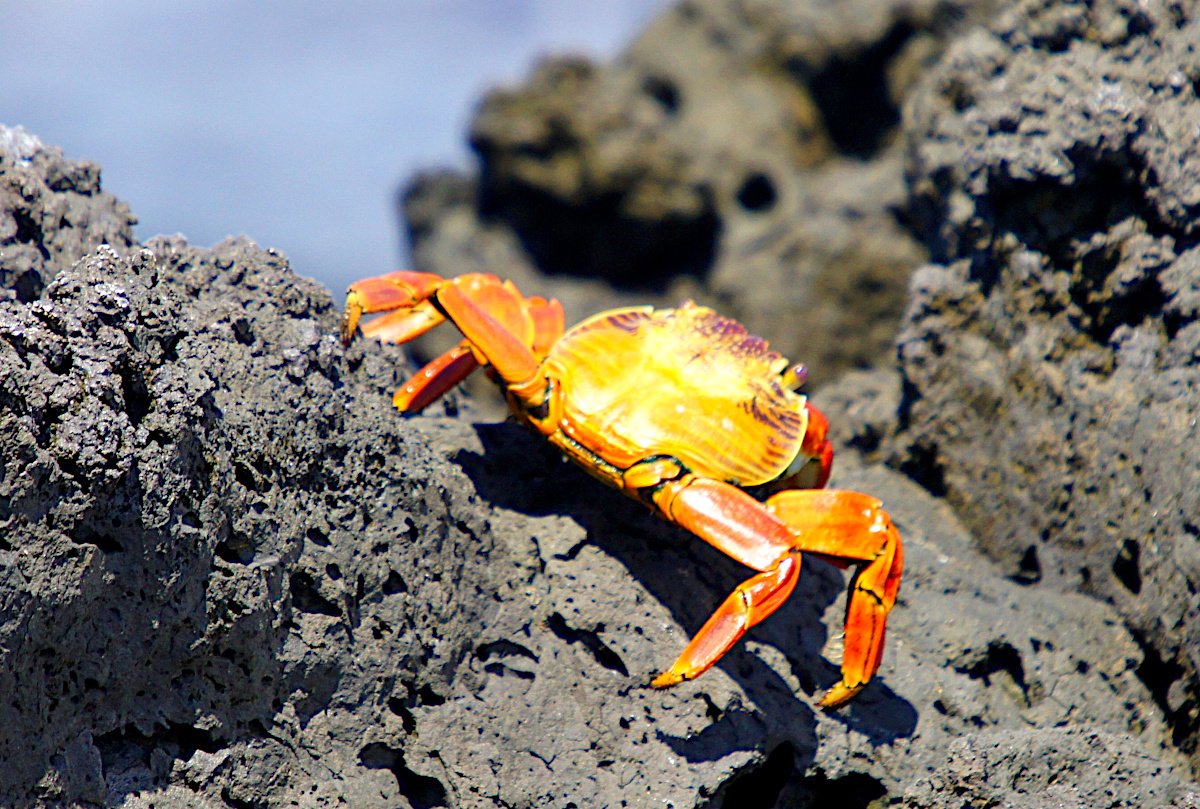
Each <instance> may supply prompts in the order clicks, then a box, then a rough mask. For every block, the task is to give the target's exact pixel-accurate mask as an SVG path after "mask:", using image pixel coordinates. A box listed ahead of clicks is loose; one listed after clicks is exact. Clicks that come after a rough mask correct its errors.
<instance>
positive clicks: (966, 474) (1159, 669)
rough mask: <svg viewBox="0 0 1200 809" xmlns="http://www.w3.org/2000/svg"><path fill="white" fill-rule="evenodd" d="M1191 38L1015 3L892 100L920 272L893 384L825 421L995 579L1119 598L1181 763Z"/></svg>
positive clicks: (1066, 8) (1193, 279)
mask: <svg viewBox="0 0 1200 809" xmlns="http://www.w3.org/2000/svg"><path fill="white" fill-rule="evenodd" d="M1197 43H1200V17H1198V15H1197V11H1196V8H1195V6H1194V5H1193V4H1159V3H1148V4H1140V5H1131V4H1123V3H1106V2H1097V3H1095V4H1083V3H1055V4H1051V3H1046V4H1043V3H1023V4H1020V5H1019V6H1018V7H1014V8H1012V9H1010V10H1009V11H1007V12H1006V13H1005V14H1003V15H1001V16H1000V17H999V18H997V20H995V21H994V22H993V23H992V24H991V25H990V27H988V28H987V29H979V30H977V31H975V32H974V33H972V34H970V35H968V36H965V37H964V38H963V39H961V40H960V41H958V42H956V43H955V44H954V45H953V46H952V47H951V48H950V50H949V52H948V53H947V55H946V58H945V59H944V60H943V61H942V63H941V64H940V66H939V67H938V68H937V69H936V70H935V71H933V73H932V74H931V75H930V76H929V78H928V79H927V81H926V84H925V87H924V89H923V90H922V91H920V92H917V93H915V94H914V95H913V96H912V99H911V103H910V106H909V108H908V110H907V131H908V138H909V151H910V168H909V173H910V179H909V181H910V185H911V193H912V195H913V207H914V210H915V211H917V213H918V223H919V227H920V232H921V233H922V234H923V235H924V237H925V241H926V243H927V244H928V245H929V246H930V248H931V251H932V255H933V258H934V260H935V262H936V263H934V264H931V265H929V266H926V267H924V268H922V269H921V270H919V271H918V272H917V273H916V275H915V276H914V278H913V280H912V284H911V286H910V301H909V308H908V312H907V315H906V318H905V323H904V326H903V331H902V334H901V336H900V339H899V357H900V377H899V379H895V378H892V379H891V380H889V379H888V378H887V377H886V375H885V376H881V377H877V378H876V379H875V380H874V381H873V382H869V383H866V384H859V383H860V382H862V380H859V381H858V382H855V381H853V380H848V381H847V382H846V384H847V385H849V386H850V389H853V393H852V395H849V396H846V397H845V398H844V402H845V403H849V402H850V401H853V400H854V399H859V398H860V397H859V394H860V393H861V391H862V390H863V389H864V388H872V389H873V390H874V391H875V394H876V395H875V396H874V397H873V398H872V400H871V401H873V402H875V404H867V403H864V402H862V401H860V402H859V403H858V404H857V405H855V407H857V409H858V411H859V412H858V414H857V415H851V416H850V417H849V419H846V418H843V417H842V416H838V417H837V419H836V420H840V421H842V422H843V423H849V422H854V423H855V424H856V425H858V426H857V427H855V428H852V429H851V431H850V432H851V434H853V438H852V439H851V441H852V443H855V444H856V445H857V446H858V447H859V448H860V449H865V450H868V451H870V452H871V454H872V455H871V456H872V457H873V458H877V459H878V458H886V459H888V460H889V461H890V462H891V463H892V464H893V465H895V466H897V467H899V468H901V469H903V470H905V471H907V472H908V473H909V474H911V475H913V476H914V477H916V478H917V479H919V480H921V481H922V482H923V483H924V484H925V485H926V486H927V487H928V488H929V489H930V490H931V491H933V492H935V493H938V494H944V495H945V496H946V498H947V500H948V501H949V502H950V503H951V505H952V506H953V507H954V508H955V510H956V512H957V513H958V514H959V515H960V516H961V517H962V519H963V520H964V522H965V524H966V526H967V527H968V528H969V529H970V530H971V532H972V533H973V534H974V535H975V536H976V538H977V541H978V543H979V547H981V548H982V549H984V550H985V551H986V552H987V553H988V554H989V555H990V556H991V557H992V558H994V559H996V560H997V561H998V562H999V563H1000V564H1001V565H1002V567H1003V568H1004V569H1005V571H1006V572H1007V573H1008V574H1009V575H1011V576H1013V577H1014V578H1016V579H1019V580H1022V581H1025V582H1028V583H1034V582H1038V581H1040V582H1041V585H1040V586H1041V588H1046V587H1050V588H1054V589H1061V590H1072V589H1078V590H1079V591H1081V592H1084V593H1088V594H1090V595H1092V596H1095V597H1096V598H1098V599H1100V600H1102V601H1104V602H1106V603H1108V604H1111V605H1112V606H1113V607H1114V608H1115V609H1116V610H1117V612H1118V613H1119V614H1120V615H1121V616H1122V620H1123V621H1125V622H1126V624H1127V626H1128V627H1129V628H1130V630H1131V631H1132V632H1133V634H1134V637H1135V638H1136V639H1137V640H1138V642H1139V644H1140V645H1141V646H1142V647H1143V650H1144V652H1143V653H1144V655H1145V662H1144V663H1143V664H1142V666H1141V667H1140V669H1139V675H1140V676H1141V677H1142V679H1143V680H1144V681H1145V682H1146V683H1147V685H1148V686H1149V687H1150V688H1151V690H1152V692H1153V693H1154V695H1155V698H1156V700H1157V701H1158V702H1159V704H1160V705H1161V707H1162V709H1163V710H1164V711H1165V712H1166V714H1167V716H1168V718H1169V722H1170V724H1171V727H1172V730H1173V734H1174V739H1175V741H1176V743H1177V744H1179V745H1180V746H1181V747H1182V749H1184V750H1186V751H1188V752H1189V753H1192V754H1193V765H1194V766H1195V765H1196V764H1197V763H1200V757H1197V755H1196V754H1197V752H1198V750H1197V745H1198V742H1200V738H1198V736H1197V731H1198V729H1200V718H1198V717H1200V679H1198V672H1200V653H1198V651H1197V650H1200V601H1198V600H1197V595H1196V593H1197V589H1198V587H1200V430H1198V428H1197V418H1198V417H1200V370H1198V368H1200V366H1198V365H1197V362H1198V360H1200V250H1198V249H1197V235H1198V230H1197V226H1196V221H1197V218H1196V217H1197V214H1198V213H1200V152H1197V149H1196V144H1197V142H1198V141H1197V132H1198V131H1200V99H1198V98H1197V90H1198V88H1200V52H1198V51H1197ZM850 389H848V391H849V390H850ZM889 402H890V405H889ZM889 406H890V408H891V409H890V417H889ZM835 409H836V408H835Z"/></svg>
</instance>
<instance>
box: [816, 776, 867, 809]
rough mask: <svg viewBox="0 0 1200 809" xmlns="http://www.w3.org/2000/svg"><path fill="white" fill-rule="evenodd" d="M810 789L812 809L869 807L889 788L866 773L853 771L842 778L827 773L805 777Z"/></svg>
mask: <svg viewBox="0 0 1200 809" xmlns="http://www.w3.org/2000/svg"><path fill="white" fill-rule="evenodd" d="M803 783H804V786H805V787H807V789H808V791H809V795H810V798H809V802H808V804H807V805H808V806H809V807H811V809H867V807H868V806H870V805H871V804H873V803H874V802H875V801H878V800H879V799H880V798H883V797H884V796H885V795H887V789H886V788H884V786H883V784H882V783H880V782H879V781H878V780H877V779H875V778H872V777H871V776H869V775H867V774H866V773H862V772H852V773H847V774H846V775H843V776H842V777H841V778H828V777H826V775H825V773H823V772H818V773H817V774H816V775H814V776H811V777H809V778H805V779H804V782H803Z"/></svg>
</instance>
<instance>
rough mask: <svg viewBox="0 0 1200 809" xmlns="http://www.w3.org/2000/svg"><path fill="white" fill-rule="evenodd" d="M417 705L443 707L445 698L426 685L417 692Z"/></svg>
mask: <svg viewBox="0 0 1200 809" xmlns="http://www.w3.org/2000/svg"><path fill="white" fill-rule="evenodd" d="M417 704H418V705H445V704H446V698H445V697H443V696H442V695H441V694H439V693H437V692H436V691H434V690H433V689H432V688H430V687H429V685H428V684H425V685H423V686H421V687H420V688H419V689H418V690H417Z"/></svg>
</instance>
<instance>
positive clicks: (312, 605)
mask: <svg viewBox="0 0 1200 809" xmlns="http://www.w3.org/2000/svg"><path fill="white" fill-rule="evenodd" d="M291 591H292V603H293V604H295V605H296V609H298V610H300V611H301V612H310V613H316V614H318V615H330V616H333V617H339V616H341V614H342V611H341V610H339V609H338V608H337V605H336V604H334V603H333V602H332V601H330V600H329V599H327V598H325V597H324V596H322V595H321V593H320V592H319V591H318V590H317V585H316V582H315V581H313V577H312V576H311V575H309V574H308V573H305V572H304V571H302V570H301V571H297V572H296V573H293V574H292V579H291Z"/></svg>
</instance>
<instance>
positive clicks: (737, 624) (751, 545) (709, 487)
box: [651, 474, 800, 688]
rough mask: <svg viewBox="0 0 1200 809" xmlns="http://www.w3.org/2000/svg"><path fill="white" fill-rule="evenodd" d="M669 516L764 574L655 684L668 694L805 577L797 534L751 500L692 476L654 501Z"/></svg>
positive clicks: (736, 594)
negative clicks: (795, 547) (794, 550)
mask: <svg viewBox="0 0 1200 809" xmlns="http://www.w3.org/2000/svg"><path fill="white" fill-rule="evenodd" d="M652 497H653V499H654V502H655V505H657V506H658V507H659V509H660V510H661V511H662V513H663V515H664V516H666V517H667V518H668V519H670V520H671V521H672V522H675V523H677V524H679V525H681V526H683V527H684V528H686V529H688V530H689V531H691V532H692V533H694V534H696V535H697V536H698V537H700V538H701V539H703V540H705V541H706V542H709V543H710V544H712V545H714V546H715V547H716V548H718V549H719V550H721V551H723V552H725V553H727V554H729V555H730V556H732V557H733V558H734V559H737V560H738V561H739V562H741V563H742V564H744V565H747V566H748V567H751V568H754V569H755V570H758V571H761V572H760V573H758V574H757V575H755V576H752V577H751V578H749V579H747V580H746V581H745V582H743V583H742V584H740V585H738V587H737V589H735V590H734V591H733V592H732V593H730V595H729V597H728V598H726V599H725V601H724V603H722V604H721V606H720V607H718V608H717V610H716V612H714V613H713V614H712V617H710V618H709V619H708V621H707V622H705V624H704V626H702V627H701V628H700V631H699V632H697V633H696V635H695V637H693V638H692V641H691V643H689V644H688V645H687V648H686V649H684V650H683V654H681V655H680V656H679V659H677V660H676V661H675V662H674V663H673V664H672V665H671V668H669V669H667V670H666V671H664V672H663V673H662V674H660V675H659V676H658V677H657V678H656V679H655V680H654V682H652V683H651V685H652V686H654V687H655V688H666V687H668V686H672V685H675V684H676V683H679V682H682V681H683V680H690V679H693V678H695V677H698V676H700V675H701V674H703V673H704V672H705V671H708V669H709V668H711V667H712V665H713V664H714V663H716V662H717V660H719V659H720V658H721V656H722V655H724V654H725V653H726V652H727V651H729V649H730V648H732V646H733V645H734V644H735V643H737V641H738V639H739V638H741V637H742V635H744V634H745V633H746V630H747V629H749V628H750V627H752V626H754V625H755V624H757V623H759V622H760V621H762V620H763V619H765V618H766V617H767V616H768V615H770V614H771V613H773V612H774V611H775V610H777V609H778V608H779V606H780V605H781V604H783V602H784V601H786V600H787V598H788V596H789V595H791V593H792V589H793V588H794V587H795V586H796V581H797V580H798V579H799V577H800V559H799V558H798V557H797V556H795V555H793V554H792V552H791V551H792V546H793V545H794V542H793V540H792V534H791V531H790V530H789V529H788V527H787V526H786V525H784V523H783V522H781V521H780V520H779V519H778V518H777V517H775V516H774V515H772V514H770V513H769V512H768V511H767V510H766V509H765V508H763V506H762V504H761V503H759V502H758V501H757V500H755V499H754V498H753V497H751V496H750V495H748V494H746V493H745V492H743V491H742V490H741V489H738V488H737V487H735V486H731V485H729V484H728V483H722V482H720V481H716V480H710V479H707V478H698V477H695V476H693V475H691V474H687V475H684V476H682V477H680V478H678V479H676V480H669V481H666V482H665V483H663V484H662V485H661V486H660V487H659V488H658V489H657V490H655V491H654V493H653V495H652Z"/></svg>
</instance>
